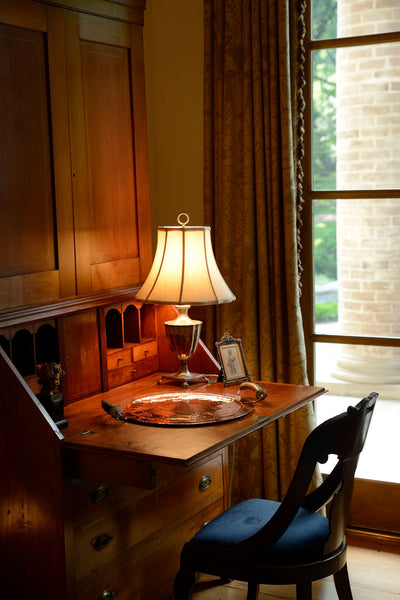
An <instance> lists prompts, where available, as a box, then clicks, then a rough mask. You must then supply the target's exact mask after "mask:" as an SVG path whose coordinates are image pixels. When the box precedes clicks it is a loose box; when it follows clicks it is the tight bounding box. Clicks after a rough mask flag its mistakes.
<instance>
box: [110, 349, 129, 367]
mask: <svg viewBox="0 0 400 600" xmlns="http://www.w3.org/2000/svg"><path fill="white" fill-rule="evenodd" d="M130 363H132V352H131V349H130V348H121V349H120V350H118V351H117V352H110V351H108V352H107V368H108V369H109V370H110V369H117V368H119V367H123V366H125V365H129V364H130Z"/></svg>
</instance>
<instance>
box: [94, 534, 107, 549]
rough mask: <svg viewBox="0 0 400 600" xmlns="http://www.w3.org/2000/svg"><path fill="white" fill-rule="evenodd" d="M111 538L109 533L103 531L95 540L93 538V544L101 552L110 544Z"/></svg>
mask: <svg viewBox="0 0 400 600" xmlns="http://www.w3.org/2000/svg"><path fill="white" fill-rule="evenodd" d="M111 540H112V536H111V535H108V533H101V534H100V535H98V536H97V538H96V539H95V540H93V542H92V546H93V548H94V549H95V550H96V551H97V552H101V551H102V550H104V548H106V547H107V546H108V544H109V543H110V542H111Z"/></svg>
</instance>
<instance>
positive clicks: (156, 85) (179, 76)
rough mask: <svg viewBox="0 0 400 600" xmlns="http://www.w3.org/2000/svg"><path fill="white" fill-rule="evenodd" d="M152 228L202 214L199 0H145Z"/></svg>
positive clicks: (199, 219)
mask: <svg viewBox="0 0 400 600" xmlns="http://www.w3.org/2000/svg"><path fill="white" fill-rule="evenodd" d="M144 48H145V70H146V94H147V122H148V140H149V164H150V196H151V209H152V223H153V229H155V228H156V227H157V225H175V224H176V217H177V215H178V213H179V212H188V213H189V214H190V224H191V225H202V224H203V222H204V217H203V54H204V39H203V0H147V7H146V12H145V26H144Z"/></svg>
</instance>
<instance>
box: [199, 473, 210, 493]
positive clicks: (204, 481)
mask: <svg viewBox="0 0 400 600" xmlns="http://www.w3.org/2000/svg"><path fill="white" fill-rule="evenodd" d="M211 482H212V479H211V477H210V476H209V475H203V477H202V478H201V479H200V483H199V488H200V489H201V490H206V489H207V488H209V487H210V485H211Z"/></svg>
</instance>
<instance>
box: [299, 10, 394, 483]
mask: <svg viewBox="0 0 400 600" xmlns="http://www.w3.org/2000/svg"><path fill="white" fill-rule="evenodd" d="M307 4H308V6H307V9H306V13H305V17H306V31H307V33H306V38H305V48H306V64H305V73H306V74H308V75H307V77H306V79H307V84H306V88H305V95H306V107H307V108H306V113H305V125H306V127H305V129H306V133H305V138H304V148H305V162H304V172H305V176H304V200H305V210H304V218H303V221H304V228H303V247H304V260H303V264H304V267H305V268H304V274H303V295H302V304H303V315H304V324H305V334H306V343H307V351H308V363H309V375H310V381H311V382H315V383H317V384H319V385H324V386H325V387H326V388H327V389H329V392H330V397H331V398H332V402H331V406H332V413H337V412H338V410H337V408H338V406H339V405H340V406H341V400H340V399H341V398H343V399H344V404H345V406H347V404H348V403H349V401H348V400H349V398H350V402H353V398H354V399H359V398H360V397H362V396H363V395H366V394H368V393H369V392H371V391H377V392H379V401H378V406H379V407H380V408H381V409H383V408H384V407H386V408H387V412H385V417H383V416H382V418H385V419H388V420H387V422H386V426H385V433H384V436H386V438H385V440H384V444H392V447H391V449H390V452H393V453H397V455H398V454H399V447H398V441H397V439H398V436H397V433H396V432H395V429H398V426H399V418H400V3H399V2H394V1H393V0H357V2H354V0H310V3H307ZM326 404H327V403H326V402H325V405H326ZM319 405H320V406H323V404H322V403H319ZM317 410H318V407H317ZM377 413H378V414H379V411H376V414H377ZM390 415H392V416H390ZM324 416H325V414H324ZM374 417H375V415H374ZM378 420H379V416H377V418H376V419H375V423H377V421H378ZM391 424H392V425H393V432H392V434H390V430H389V433H388V426H390V425H391ZM370 437H371V435H370ZM372 438H373V436H372ZM384 449H385V450H388V447H386V448H384ZM394 455H396V454H394ZM382 464H384V463H382ZM383 468H384V467H380V472H379V473H378V474H373V473H369V472H368V473H362V475H359V476H363V477H366V478H375V476H376V478H382V477H384V478H385V479H386V478H387V480H389V481H392V480H394V481H398V482H400V472H398V473H394V472H393V465H388V470H390V473H389V472H388V473H384V472H383V471H382V469H383ZM395 468H397V470H398V471H399V467H398V466H397V467H395Z"/></svg>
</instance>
